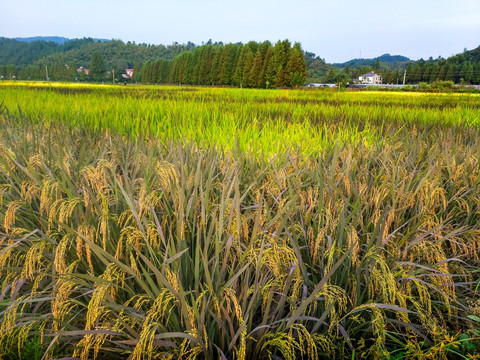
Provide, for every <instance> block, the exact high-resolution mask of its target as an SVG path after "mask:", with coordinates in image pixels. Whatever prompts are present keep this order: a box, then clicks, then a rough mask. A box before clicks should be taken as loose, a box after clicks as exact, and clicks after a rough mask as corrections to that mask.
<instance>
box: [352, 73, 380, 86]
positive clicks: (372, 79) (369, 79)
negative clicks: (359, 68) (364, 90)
mask: <svg viewBox="0 0 480 360" xmlns="http://www.w3.org/2000/svg"><path fill="white" fill-rule="evenodd" d="M358 80H359V81H360V82H361V83H362V84H381V83H382V77H381V76H380V75H378V74H375V73H374V72H373V71H372V72H369V73H366V74H363V75H360V76H359V77H358Z"/></svg>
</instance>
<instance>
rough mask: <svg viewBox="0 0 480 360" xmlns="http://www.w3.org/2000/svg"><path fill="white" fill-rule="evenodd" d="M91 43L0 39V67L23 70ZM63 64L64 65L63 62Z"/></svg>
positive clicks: (89, 40) (82, 40)
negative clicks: (7, 66) (46, 57)
mask: <svg viewBox="0 0 480 360" xmlns="http://www.w3.org/2000/svg"><path fill="white" fill-rule="evenodd" d="M91 43H93V40H92V39H90V38H88V39H87V38H86V39H76V40H70V41H68V42H67V43H65V44H58V43H55V42H51V41H49V42H47V41H42V40H38V41H33V42H23V41H17V40H13V39H7V38H3V37H1V38H0V65H14V66H15V67H17V68H23V67H26V66H28V65H32V64H33V63H34V62H36V61H38V60H40V59H42V58H44V57H45V56H48V55H51V54H54V53H65V52H69V51H73V50H75V49H79V48H81V47H84V46H86V45H88V44H91ZM63 64H66V62H64V63H63Z"/></svg>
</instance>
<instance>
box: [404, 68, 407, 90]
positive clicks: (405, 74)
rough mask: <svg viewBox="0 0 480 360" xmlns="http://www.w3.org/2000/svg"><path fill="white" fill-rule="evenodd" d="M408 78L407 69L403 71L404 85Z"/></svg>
mask: <svg viewBox="0 0 480 360" xmlns="http://www.w3.org/2000/svg"><path fill="white" fill-rule="evenodd" d="M406 79H407V69H405V72H404V73H403V86H405V80H406Z"/></svg>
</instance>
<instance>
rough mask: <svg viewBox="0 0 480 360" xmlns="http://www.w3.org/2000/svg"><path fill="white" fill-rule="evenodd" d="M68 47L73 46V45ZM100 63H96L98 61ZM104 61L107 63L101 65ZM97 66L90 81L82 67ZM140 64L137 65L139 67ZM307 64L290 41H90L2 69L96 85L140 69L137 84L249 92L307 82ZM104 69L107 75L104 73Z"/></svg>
mask: <svg viewBox="0 0 480 360" xmlns="http://www.w3.org/2000/svg"><path fill="white" fill-rule="evenodd" d="M67 44H68V43H67ZM93 59H95V61H94V62H93V63H92V60H93ZM100 59H102V62H103V63H104V64H103V66H102V65H101V62H100ZM93 64H97V65H96V66H95V67H94V69H90V70H93V71H92V72H91V74H90V75H89V76H85V75H84V74H83V73H81V74H80V73H77V71H76V69H77V67H79V66H83V67H84V68H89V67H91V66H92V65H93ZM134 64H135V66H134ZM306 67H307V64H306V62H305V59H304V55H303V50H302V48H301V46H300V44H299V43H295V44H294V45H293V46H292V45H291V43H290V42H289V41H288V40H284V41H278V42H277V43H276V44H275V46H272V44H271V43H270V42H268V41H266V42H263V43H256V42H253V41H252V42H249V43H248V44H245V45H243V44H241V43H238V44H226V45H224V44H223V43H215V44H213V43H211V41H209V42H208V43H207V44H205V45H203V46H195V45H194V44H192V43H188V44H187V45H177V44H174V45H171V46H169V47H164V46H161V45H160V46H144V45H135V44H131V43H128V44H124V43H123V42H121V41H109V42H90V43H88V44H87V45H86V46H83V47H81V48H79V49H75V50H72V51H67V52H57V53H55V54H52V55H50V56H47V57H44V58H42V59H41V60H39V61H37V64H36V65H32V66H28V67H25V68H22V69H18V68H17V67H15V66H13V65H9V66H3V67H2V66H0V76H4V78H5V79H12V77H13V76H15V77H16V78H17V79H21V80H43V79H46V78H47V71H48V78H49V79H50V80H56V81H79V80H80V81H83V80H85V79H91V80H94V81H100V80H106V79H108V80H111V79H112V78H111V77H110V76H109V75H107V74H106V73H105V72H106V71H108V72H109V71H115V73H116V74H118V76H120V74H122V73H124V71H125V69H126V68H134V78H133V80H134V81H139V82H144V83H183V84H197V85H206V84H221V85H236V86H243V87H260V88H265V87H275V86H277V87H283V86H297V85H302V84H304V83H305V81H306V78H307V72H306ZM101 69H103V70H101Z"/></svg>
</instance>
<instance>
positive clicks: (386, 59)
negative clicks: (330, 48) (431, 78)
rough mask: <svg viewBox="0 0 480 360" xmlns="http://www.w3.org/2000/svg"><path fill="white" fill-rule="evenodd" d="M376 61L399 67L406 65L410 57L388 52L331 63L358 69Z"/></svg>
mask: <svg viewBox="0 0 480 360" xmlns="http://www.w3.org/2000/svg"><path fill="white" fill-rule="evenodd" d="M377 61H378V62H379V63H380V64H384V65H387V67H388V68H392V69H395V68H400V67H402V66H406V64H407V63H408V62H409V61H410V59H409V58H408V57H406V56H402V55H390V54H388V53H387V54H383V55H380V56H379V57H377V58H372V59H363V58H362V59H352V60H349V61H346V62H344V63H335V64H332V65H333V66H335V67H337V68H345V67H347V66H348V67H350V68H351V69H359V68H361V67H364V66H375V63H377Z"/></svg>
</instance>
